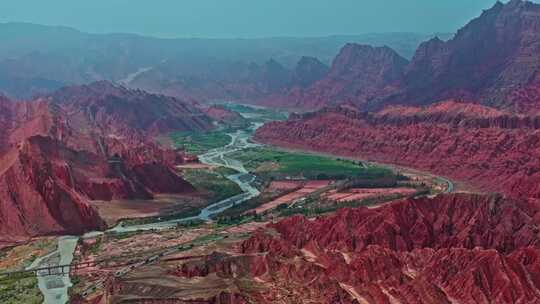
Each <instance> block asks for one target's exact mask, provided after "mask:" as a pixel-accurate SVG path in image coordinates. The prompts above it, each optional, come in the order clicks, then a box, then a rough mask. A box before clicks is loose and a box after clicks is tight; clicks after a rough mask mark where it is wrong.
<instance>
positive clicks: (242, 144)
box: [28, 123, 261, 304]
mask: <svg viewBox="0 0 540 304" xmlns="http://www.w3.org/2000/svg"><path fill="white" fill-rule="evenodd" d="M260 126H261V124H259V123H253V124H252V125H251V127H250V128H248V129H247V130H238V131H236V132H235V133H229V134H228V135H229V136H230V137H231V142H230V143H229V144H227V145H226V146H223V147H220V148H216V149H213V150H210V151H209V152H207V153H206V154H203V155H200V156H199V159H200V161H201V162H202V163H204V164H207V165H212V166H222V167H226V168H230V169H233V170H235V171H236V172H238V173H235V174H232V175H229V176H227V178H228V179H229V180H231V181H233V182H234V183H236V184H237V185H238V186H239V187H240V188H241V189H242V191H243V192H242V193H241V194H239V195H236V196H234V197H231V198H228V199H225V200H223V201H220V202H217V203H215V204H212V205H210V206H208V207H206V208H204V209H203V210H201V212H200V213H199V215H197V216H194V217H189V218H183V219H177V220H170V221H163V222H156V223H150V224H141V225H124V224H123V223H119V224H118V225H117V226H116V227H114V228H111V229H109V230H107V231H108V232H120V233H122V232H134V231H146V230H162V229H169V228H174V227H176V226H177V224H178V223H182V222H186V221H191V220H204V221H206V220H209V219H210V217H211V216H212V215H214V214H217V213H220V212H222V211H224V210H226V209H228V208H230V207H232V206H234V205H237V204H241V203H243V202H245V201H247V200H249V199H251V198H253V197H256V196H258V195H259V194H260V192H259V190H257V188H255V187H254V186H253V185H252V183H253V181H254V180H255V176H254V175H252V174H249V173H248V171H247V170H246V168H245V167H244V165H243V164H242V162H240V161H238V160H235V159H232V158H231V157H230V155H231V154H233V153H235V152H238V151H240V150H243V149H246V148H251V147H255V146H257V145H256V144H253V143H250V142H249V139H250V138H251V136H252V135H253V132H254V131H255V130H256V129H257V128H258V127H260ZM103 233H104V232H101V231H94V232H89V233H86V234H85V235H83V236H82V237H83V238H90V237H95V236H98V235H102V234H103ZM78 240H79V237H76V236H63V237H59V238H58V247H57V250H56V251H54V252H52V253H50V254H48V255H45V256H43V257H39V258H37V259H36V260H35V261H34V262H33V263H32V265H30V266H29V267H28V269H35V268H40V267H47V266H57V265H69V264H71V262H72V261H73V254H74V251H75V248H76V246H77V242H78ZM65 270H66V273H65V274H61V273H57V274H53V275H45V274H41V273H38V275H37V279H38V285H39V289H40V291H41V293H42V294H43V296H44V302H43V303H44V304H65V303H67V302H68V301H69V296H68V289H69V288H70V287H71V286H72V282H71V280H70V277H69V271H68V268H67V267H66V269H65Z"/></svg>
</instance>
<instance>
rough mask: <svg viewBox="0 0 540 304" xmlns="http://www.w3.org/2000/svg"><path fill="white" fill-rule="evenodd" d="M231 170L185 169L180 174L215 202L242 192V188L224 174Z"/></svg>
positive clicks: (211, 201)
mask: <svg viewBox="0 0 540 304" xmlns="http://www.w3.org/2000/svg"><path fill="white" fill-rule="evenodd" d="M228 173H232V172H231V171H222V170H221V169H216V170H210V169H204V170H202V169H185V170H182V176H183V177H184V178H185V179H186V180H187V181H188V182H190V183H191V184H192V185H193V186H195V188H197V189H198V190H199V191H201V192H203V193H207V194H208V195H209V196H210V203H215V202H218V201H221V200H224V199H226V198H229V197H232V196H235V195H237V194H240V193H242V189H240V187H239V186H238V185H237V184H235V183H233V182H232V181H230V180H228V179H227V178H226V177H225V174H228Z"/></svg>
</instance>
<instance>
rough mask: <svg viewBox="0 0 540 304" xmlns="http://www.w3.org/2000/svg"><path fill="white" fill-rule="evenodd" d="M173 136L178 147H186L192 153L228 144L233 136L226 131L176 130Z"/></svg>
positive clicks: (201, 152)
mask: <svg viewBox="0 0 540 304" xmlns="http://www.w3.org/2000/svg"><path fill="white" fill-rule="evenodd" d="M171 138H172V140H173V142H174V144H175V146H176V147H178V148H184V149H185V150H186V151H187V152H189V153H192V154H203V153H206V152H208V151H209V150H212V149H214V148H219V147H223V146H225V145H227V144H228V143H229V142H230V141H231V137H230V136H229V135H227V134H226V132H225V131H211V132H202V133H201V132H174V133H172V134H171Z"/></svg>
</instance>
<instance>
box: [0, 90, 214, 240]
mask: <svg viewBox="0 0 540 304" xmlns="http://www.w3.org/2000/svg"><path fill="white" fill-rule="evenodd" d="M147 104H150V105H147ZM138 106H141V107H142V109H138V108H137V107H138ZM0 108H1V109H2V111H0V126H1V127H2V129H3V130H4V132H3V133H2V136H0V204H1V206H0V232H1V233H0V236H1V237H0V242H5V241H8V242H9V241H13V240H17V239H20V238H24V237H26V236H33V235H43V234H57V233H76V234H78V233H82V232H83V231H86V230H90V229H99V228H102V227H103V225H104V223H103V221H102V220H101V219H100V218H99V216H98V214H97V212H96V211H95V210H94V209H92V208H91V207H90V205H89V204H88V201H89V200H111V199H132V198H151V197H152V196H153V194H154V193H186V192H192V191H194V188H193V187H192V186H191V185H190V184H189V183H187V182H185V181H184V180H183V179H182V178H181V177H180V176H179V175H177V174H176V173H175V171H174V170H173V169H172V165H173V164H174V163H177V162H181V161H182V159H183V158H182V154H181V153H178V152H175V151H169V150H164V149H163V148H161V147H159V146H157V145H156V144H153V143H152V142H150V141H149V140H148V139H147V138H148V137H149V136H152V135H156V134H157V132H163V131H168V130H172V129H178V128H183V129H185V130H192V129H207V128H210V127H211V124H210V118H208V117H207V116H206V115H204V114H202V113H201V112H200V111H199V110H197V109H196V108H195V107H193V106H192V105H189V104H186V103H184V102H182V101H180V100H176V99H172V98H168V97H162V96H156V95H150V94H147V93H143V92H140V91H129V90H125V89H123V88H117V87H114V86H112V85H110V84H106V83H97V84H93V85H90V86H84V87H72V88H68V89H65V90H62V91H60V92H59V93H57V94H55V95H53V96H50V97H48V98H41V99H39V100H36V101H31V102H25V103H22V102H19V103H15V102H11V101H9V100H7V99H2V100H0ZM150 108H152V110H150ZM144 109H148V111H147V112H146V113H145V112H142V111H143V110H144Z"/></svg>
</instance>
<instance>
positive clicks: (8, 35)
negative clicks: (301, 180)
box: [0, 23, 450, 98]
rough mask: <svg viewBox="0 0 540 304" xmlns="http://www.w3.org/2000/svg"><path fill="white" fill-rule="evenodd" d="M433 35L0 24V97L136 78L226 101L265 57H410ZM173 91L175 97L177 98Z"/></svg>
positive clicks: (288, 60) (290, 60)
mask: <svg viewBox="0 0 540 304" xmlns="http://www.w3.org/2000/svg"><path fill="white" fill-rule="evenodd" d="M433 36H434V35H428V34H415V33H385V34H365V35H358V36H330V37H320V38H260V39H187V38H186V39H160V38H153V37H144V36H139V35H133V34H89V33H83V32H80V31H77V30H75V29H72V28H67V27H51V26H41V25H33V24H25V23H4V24H0V39H2V41H3V46H2V49H1V50H0V92H3V93H4V94H6V95H8V96H11V97H15V98H30V97H32V96H33V95H34V94H37V93H43V92H50V91H53V90H55V89H58V88H59V87H62V86H65V85H73V84H87V83H91V82H94V81H100V80H108V81H112V82H118V83H122V84H125V85H129V84H130V83H131V82H132V81H133V80H136V83H137V84H139V85H141V86H143V87H146V88H153V90H154V91H163V92H172V93H177V94H178V95H180V94H183V95H186V94H192V93H194V95H197V94H195V93H196V92H197V91H204V90H206V89H207V88H208V87H218V88H219V89H220V91H218V90H217V89H215V90H214V91H215V92H216V94H213V95H212V94H210V95H209V96H203V97H209V98H213V97H224V98H226V97H232V98H234V97H235V96H234V92H233V94H231V96H229V95H227V87H231V86H236V84H235V83H234V82H233V83H232V84H230V83H228V82H227V81H225V83H224V80H223V79H225V80H228V79H229V78H231V77H232V79H234V80H236V79H241V78H242V77H243V75H244V74H242V73H245V70H246V69H250V68H255V69H257V68H260V69H263V68H264V64H265V62H267V61H269V60H272V59H273V60H275V62H277V63H279V64H280V65H282V66H283V68H285V69H293V68H294V66H295V65H296V64H297V62H298V61H299V60H300V59H301V58H302V57H303V56H311V57H316V58H318V59H319V60H320V61H321V62H323V63H325V64H329V63H330V62H331V60H332V58H333V57H334V56H335V55H336V54H337V53H338V51H339V49H340V48H341V47H342V46H343V45H344V44H346V43H349V42H355V43H362V44H369V45H376V46H383V45H387V46H389V47H392V48H393V49H395V50H397V52H399V53H400V54H401V55H402V56H404V57H406V58H410V57H412V55H413V54H414V50H415V49H416V48H417V46H418V45H419V44H420V43H421V42H422V41H424V40H426V39H429V38H431V37H433ZM449 36H450V35H448V34H445V35H443V37H449ZM255 66H258V67H255ZM156 74H157V75H156ZM160 76H163V77H160ZM137 78H139V79H137ZM162 78H165V79H166V80H167V81H162V80H161V79H162ZM223 87H225V88H223ZM179 88H182V92H178V91H179V90H180V89H179ZM233 91H234V90H233ZM217 93H219V94H217ZM199 95H201V94H199Z"/></svg>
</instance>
